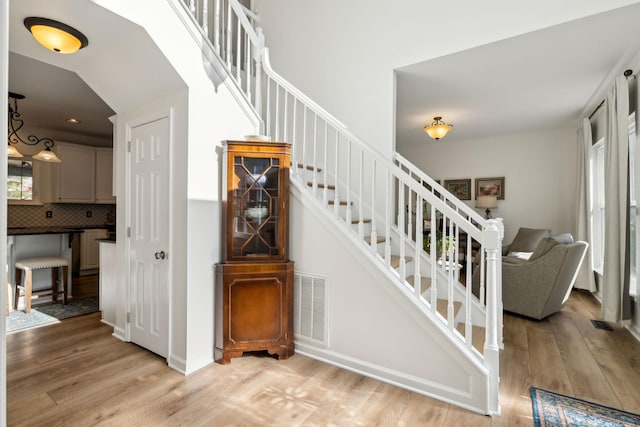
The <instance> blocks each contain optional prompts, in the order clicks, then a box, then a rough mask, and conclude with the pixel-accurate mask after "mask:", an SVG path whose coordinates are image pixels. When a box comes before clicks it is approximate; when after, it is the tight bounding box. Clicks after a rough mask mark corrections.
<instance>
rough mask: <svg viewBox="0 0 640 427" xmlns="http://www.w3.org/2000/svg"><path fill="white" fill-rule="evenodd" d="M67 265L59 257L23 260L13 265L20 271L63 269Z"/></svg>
mask: <svg viewBox="0 0 640 427" xmlns="http://www.w3.org/2000/svg"><path fill="white" fill-rule="evenodd" d="M68 265H69V261H67V259H66V258H63V257H59V256H48V257H39V258H25V259H21V260H18V261H16V263H15V267H16V268H19V269H20V270H40V269H43V268H53V267H64V266H68Z"/></svg>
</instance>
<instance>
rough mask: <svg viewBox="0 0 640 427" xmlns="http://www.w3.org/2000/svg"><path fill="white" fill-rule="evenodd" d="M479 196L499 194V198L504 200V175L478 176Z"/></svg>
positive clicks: (477, 191) (477, 192) (477, 189)
mask: <svg viewBox="0 0 640 427" xmlns="http://www.w3.org/2000/svg"><path fill="white" fill-rule="evenodd" d="M478 196H498V200H504V176H502V177H498V178H476V198H478Z"/></svg>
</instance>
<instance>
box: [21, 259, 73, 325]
mask: <svg viewBox="0 0 640 427" xmlns="http://www.w3.org/2000/svg"><path fill="white" fill-rule="evenodd" d="M14 267H15V272H16V282H15V294H14V299H13V307H14V309H15V310H17V309H18V298H19V297H20V291H23V292H24V298H25V304H24V305H25V312H27V313H29V311H31V298H32V297H33V298H37V297H38V296H41V295H51V297H52V298H51V299H52V301H53V302H57V300H58V293H60V292H61V293H62V303H63V304H66V303H67V275H68V274H69V261H68V260H67V259H66V258H63V257H59V256H44V257H37V258H24V259H20V260H17V261H16V262H15V264H14ZM47 268H48V269H51V290H50V291H46V290H39V291H34V290H33V289H32V288H33V275H32V272H33V270H43V269H47ZM22 272H24V284H23V283H22V279H23V277H22V276H23V274H22ZM59 283H61V284H62V291H60V286H59ZM43 291H44V292H45V293H44V294H43ZM36 292H37V294H36V295H33V296H32V293H36Z"/></svg>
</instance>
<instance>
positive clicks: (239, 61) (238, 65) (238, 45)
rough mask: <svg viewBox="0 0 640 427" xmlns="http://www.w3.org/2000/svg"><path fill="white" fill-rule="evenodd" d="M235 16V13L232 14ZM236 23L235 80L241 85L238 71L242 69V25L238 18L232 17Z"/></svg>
mask: <svg viewBox="0 0 640 427" xmlns="http://www.w3.org/2000/svg"><path fill="white" fill-rule="evenodd" d="M233 16H234V18H235V14H234V15H233ZM234 21H235V23H236V28H237V30H236V80H237V81H238V85H239V86H240V87H242V76H241V74H240V71H241V69H242V66H241V64H242V25H241V24H240V20H239V19H234Z"/></svg>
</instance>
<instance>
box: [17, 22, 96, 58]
mask: <svg viewBox="0 0 640 427" xmlns="http://www.w3.org/2000/svg"><path fill="white" fill-rule="evenodd" d="M24 26H25V27H27V29H28V30H29V31H30V32H31V34H32V35H33V38H35V39H36V41H37V42H38V43H40V44H41V45H42V46H44V47H46V48H47V49H49V50H52V51H54V52H58V53H74V52H77V51H78V50H79V49H82V48H83V47H85V46H87V45H88V44H89V40H88V39H87V37H86V36H85V35H84V34H82V33H81V32H80V31H78V30H76V29H75V28H73V27H70V26H68V25H67V24H63V23H62V22H58V21H54V20H53V19H48V18H37V17H33V16H31V17H29V18H25V20H24Z"/></svg>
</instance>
